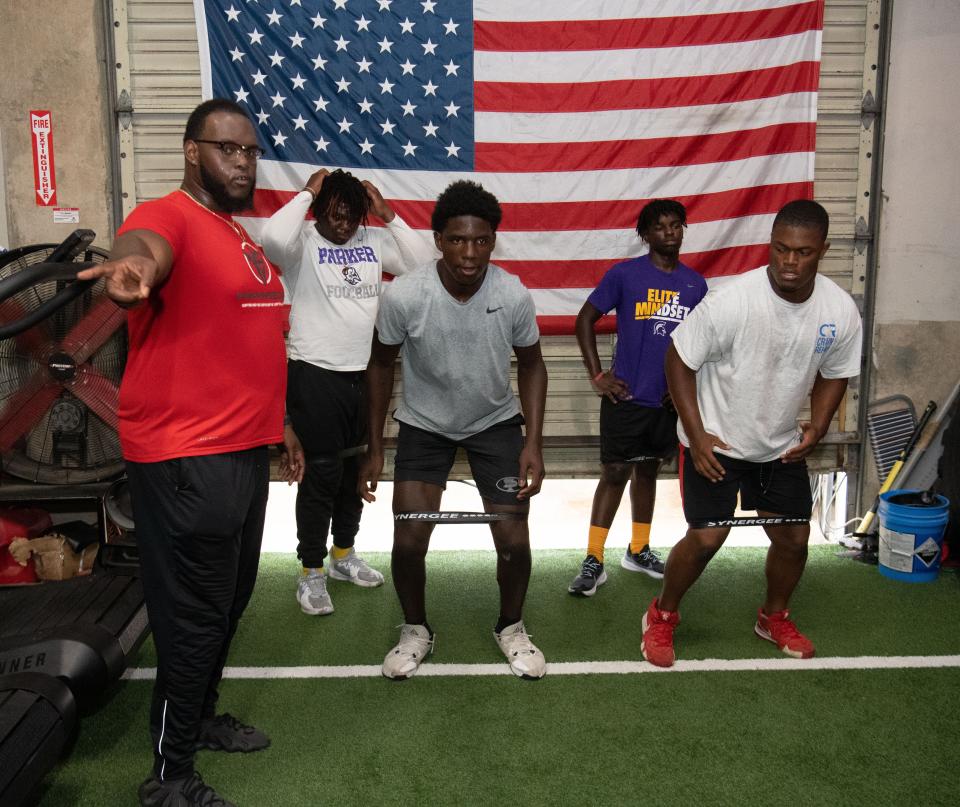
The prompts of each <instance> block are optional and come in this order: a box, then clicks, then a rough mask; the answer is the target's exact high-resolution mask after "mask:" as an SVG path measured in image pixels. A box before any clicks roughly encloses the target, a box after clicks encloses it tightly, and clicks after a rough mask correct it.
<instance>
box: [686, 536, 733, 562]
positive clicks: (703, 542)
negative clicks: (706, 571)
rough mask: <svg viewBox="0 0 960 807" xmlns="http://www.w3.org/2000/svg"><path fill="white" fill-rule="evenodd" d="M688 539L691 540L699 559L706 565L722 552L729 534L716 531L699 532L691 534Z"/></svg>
mask: <svg viewBox="0 0 960 807" xmlns="http://www.w3.org/2000/svg"><path fill="white" fill-rule="evenodd" d="M688 537H689V538H690V539H691V542H692V545H693V550H694V552H695V554H696V556H697V559H698V560H699V561H700V562H702V563H706V562H707V561H709V560H710V559H711V558H712V557H713V556H714V555H716V554H717V552H719V551H720V547H722V546H723V542H724V541H725V540H726V537H727V534H726V532H722V531H715V530H697V531H696V532H692V533H690V534H689V536H688Z"/></svg>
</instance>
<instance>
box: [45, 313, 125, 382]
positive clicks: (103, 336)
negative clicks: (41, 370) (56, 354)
mask: <svg viewBox="0 0 960 807" xmlns="http://www.w3.org/2000/svg"><path fill="white" fill-rule="evenodd" d="M126 320H127V312H126V311H124V310H123V309H122V308H120V306H118V305H117V304H116V303H115V302H113V300H111V299H110V298H109V297H101V298H100V299H98V300H97V301H96V302H95V303H94V304H93V306H92V307H91V309H90V310H89V311H88V312H87V314H86V316H84V317H83V319H81V320H80V321H79V322H78V323H77V324H76V325H74V326H73V327H72V328H71V329H70V333H68V334H67V335H66V336H65V337H64V338H63V342H61V343H60V347H61V348H62V349H63V351H64V352H65V353H68V354H70V356H72V357H73V360H74V361H75V362H76V363H77V364H78V365H80V364H83V363H84V362H85V361H86V360H87V359H89V358H90V357H91V356H92V355H93V354H94V353H96V352H97V351H98V350H99V349H100V348H101V347H103V345H104V343H105V342H106V341H107V340H108V339H109V338H110V337H111V336H113V334H114V331H116V330H117V328H119V327H120V326H121V325H123V323H124V322H126Z"/></svg>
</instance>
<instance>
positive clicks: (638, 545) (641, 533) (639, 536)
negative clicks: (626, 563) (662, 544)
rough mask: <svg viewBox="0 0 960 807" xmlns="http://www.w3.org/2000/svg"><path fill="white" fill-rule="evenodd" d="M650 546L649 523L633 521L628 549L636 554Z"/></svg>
mask: <svg viewBox="0 0 960 807" xmlns="http://www.w3.org/2000/svg"><path fill="white" fill-rule="evenodd" d="M648 546H650V525H649V524H641V523H640V522H639V521H634V522H633V534H632V535H631V536H630V551H631V552H632V553H633V554H634V555H636V554H637V553H638V552H643V550H644V549H646V548H647V547H648Z"/></svg>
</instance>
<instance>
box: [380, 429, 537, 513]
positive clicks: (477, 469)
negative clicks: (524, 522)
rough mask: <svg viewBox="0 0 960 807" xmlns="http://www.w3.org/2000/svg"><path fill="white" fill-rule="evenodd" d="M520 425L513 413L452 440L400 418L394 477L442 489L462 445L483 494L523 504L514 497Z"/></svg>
mask: <svg viewBox="0 0 960 807" xmlns="http://www.w3.org/2000/svg"><path fill="white" fill-rule="evenodd" d="M522 424H523V417H522V416H521V415H515V416H514V417H512V418H510V419H509V420H504V421H503V422H501V423H496V424H494V425H493V426H491V427H490V428H489V429H485V430H484V431H482V432H480V433H478V434H474V435H472V436H471V437H468V438H466V439H465V440H451V439H449V438H448V437H444V436H443V435H441V434H435V433H434V432H428V431H425V430H424V429H418V428H416V427H415V426H410V425H408V424H406V423H402V422H401V423H400V433H399V434H398V435H397V456H396V459H395V461H394V466H393V479H394V481H395V482H428V483H429V484H431V485H439V486H440V487H441V488H446V486H447V478H448V477H449V476H450V469H451V468H452V467H453V461H454V459H455V457H456V454H457V449H458V448H464V449H465V450H466V452H467V461H468V462H469V463H470V471H471V472H472V473H473V480H474V481H475V482H476V483H477V489H478V490H479V491H480V495H481V496H482V497H483V498H484V499H486V500H487V501H490V502H494V503H495V504H527V502H525V501H519V500H518V499H517V491H518V490H520V488H521V487H523V481H522V480H521V479H519V474H520V452H521V451H522V450H523V431H522V430H521V428H520V427H521V425H522Z"/></svg>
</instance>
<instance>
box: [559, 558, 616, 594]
mask: <svg viewBox="0 0 960 807" xmlns="http://www.w3.org/2000/svg"><path fill="white" fill-rule="evenodd" d="M606 582H607V573H606V572H605V571H604V570H603V564H602V563H601V562H600V561H599V560H597V559H596V558H595V557H594V556H593V555H587V557H586V558H584V560H583V563H582V564H581V566H580V574H578V575H577V576H576V577H574V578H573V582H572V583H571V584H570V585H569V586H568V588H567V591H569V592H570V593H571V594H574V595H576V596H578V597H592V596H593V595H594V594H596V593H597V588H598V587H600V586H602V585H603V584H604V583H606Z"/></svg>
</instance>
